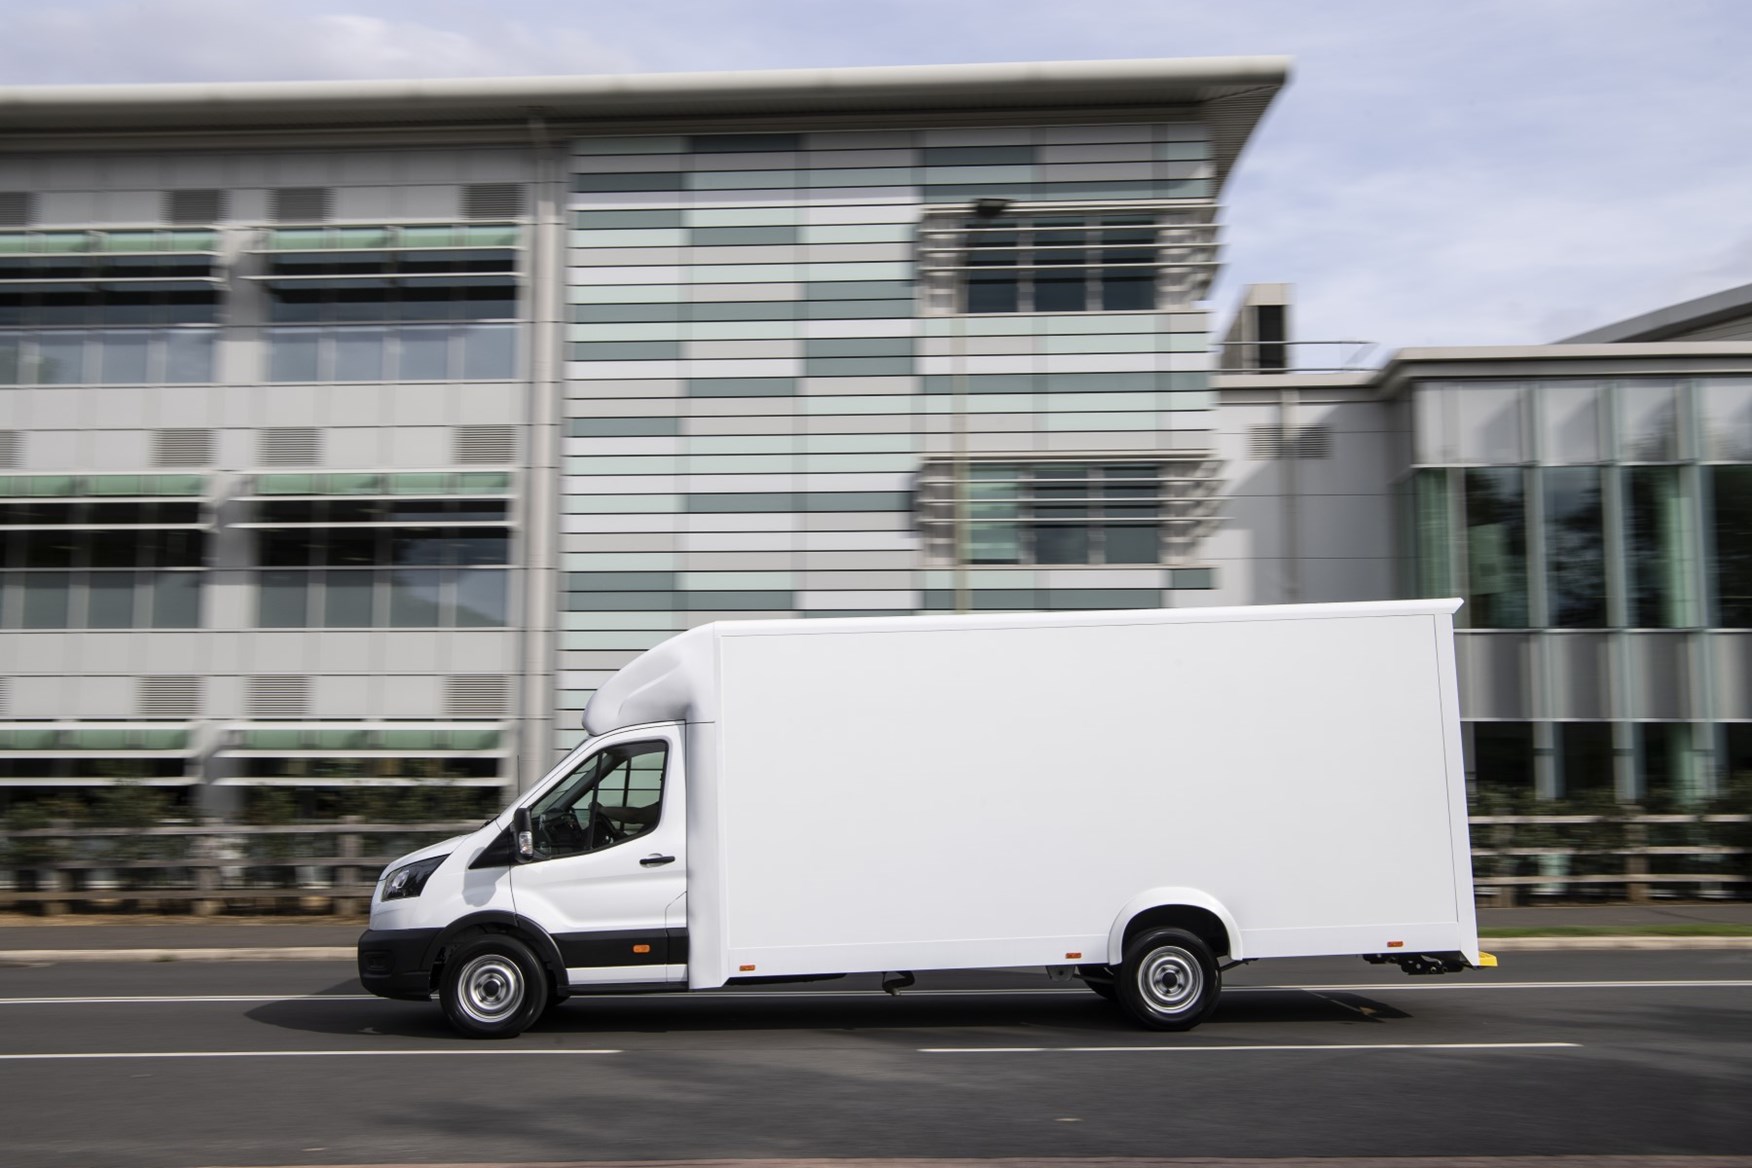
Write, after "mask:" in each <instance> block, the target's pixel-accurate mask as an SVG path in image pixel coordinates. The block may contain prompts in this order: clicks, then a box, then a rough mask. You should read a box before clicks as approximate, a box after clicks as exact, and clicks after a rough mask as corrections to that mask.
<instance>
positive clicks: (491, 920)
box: [426, 911, 567, 994]
mask: <svg viewBox="0 0 1752 1168" xmlns="http://www.w3.org/2000/svg"><path fill="white" fill-rule="evenodd" d="M495 933H497V934H500V935H502V936H507V937H515V938H517V939H518V940H519V941H522V942H523V943H524V944H525V945H527V946H529V948H530V951H531V952H533V953H534V954H535V956H536V959H537V960H539V961H540V962H541V964H542V968H543V969H545V970H547V974H548V981H549V986H550V989H552V990H554V991H557V992H559V993H562V994H563V993H565V992H566V985H567V981H566V962H565V959H564V958H562V957H561V956H560V947H559V946H558V945H556V944H554V939H553V938H552V937H550V936H548V935H547V931H546V930H545V929H543V928H542V927H541V926H540V925H537V924H535V923H534V922H533V921H530V920H529V919H527V918H525V917H520V916H518V915H517V914H516V913H509V912H502V911H494V912H478V913H470V914H469V915H468V916H466V917H460V918H458V919H457V920H454V921H452V922H451V923H450V924H449V925H447V926H445V929H444V931H443V932H442V933H440V934H439V935H438V937H437V938H436V939H435V940H434V941H433V942H432V946H431V948H430V949H428V950H427V951H426V960H427V965H428V966H429V968H430V971H431V979H432V987H433V988H434V989H436V988H437V986H438V981H439V978H441V977H442V976H443V970H444V963H445V961H446V960H447V958H448V957H449V954H450V953H451V951H452V950H454V949H455V948H456V947H457V945H458V944H460V943H461V942H463V941H465V940H467V939H468V938H470V937H478V936H483V935H489V936H490V935H492V934H495Z"/></svg>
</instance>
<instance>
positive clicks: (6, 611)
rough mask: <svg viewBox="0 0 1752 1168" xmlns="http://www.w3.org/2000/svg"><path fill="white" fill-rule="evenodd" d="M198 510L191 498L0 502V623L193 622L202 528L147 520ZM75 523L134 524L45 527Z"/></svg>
mask: <svg viewBox="0 0 1752 1168" xmlns="http://www.w3.org/2000/svg"><path fill="white" fill-rule="evenodd" d="M198 509H199V508H198V504H194V503H158V504H139V503H81V504H69V503H48V502H31V503H0V524H4V526H0V628H12V629H192V628H199V627H200V623H201V579H202V572H201V567H202V562H203V556H204V554H205V547H206V533H205V532H203V531H199V530H193V529H165V528H154V527H150V526H147V525H148V524H150V523H152V522H154V521H157V522H160V523H165V522H176V521H178V520H182V519H188V520H191V521H192V520H193V518H194V517H195V512H197V511H198ZM117 512H131V513H132V514H123V515H120V516H118V515H117V514H116V513H117ZM81 520H84V521H88V522H89V521H96V522H103V523H125V522H130V521H132V522H136V523H139V524H140V525H141V526H140V527H136V528H134V529H129V528H117V529H114V530H81V529H61V530H56V529H55V528H54V527H51V526H47V525H50V524H59V523H75V522H79V521H81Z"/></svg>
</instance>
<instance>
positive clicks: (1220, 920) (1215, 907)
mask: <svg viewBox="0 0 1752 1168" xmlns="http://www.w3.org/2000/svg"><path fill="white" fill-rule="evenodd" d="M1152 928H1181V929H1186V930H1187V931H1188V932H1191V933H1193V934H1195V935H1197V936H1199V937H1201V938H1203V939H1204V941H1205V943H1206V944H1208V945H1210V947H1211V952H1212V953H1214V954H1216V955H1217V956H1218V957H1227V958H1228V959H1229V960H1231V961H1242V960H1245V959H1246V953H1245V952H1243V942H1242V939H1241V930H1240V928H1239V927H1238V926H1237V925H1236V924H1235V917H1234V914H1232V913H1231V912H1230V911H1229V910H1228V908H1227V907H1225V906H1224V904H1223V902H1222V901H1220V900H1218V899H1217V898H1216V897H1214V896H1212V895H1211V894H1210V893H1208V892H1205V891H1203V890H1201V889H1197V888H1152V889H1149V890H1148V891H1146V892H1140V893H1138V894H1137V895H1136V896H1134V897H1132V898H1131V900H1129V901H1127V902H1126V905H1125V907H1124V908H1122V909H1121V910H1120V911H1119V915H1118V916H1116V917H1115V918H1114V920H1113V926H1112V928H1111V929H1110V930H1109V931H1108V934H1107V964H1109V965H1118V964H1119V963H1120V962H1121V961H1122V960H1123V959H1124V957H1125V947H1126V945H1128V944H1129V943H1130V942H1131V939H1132V938H1133V937H1135V936H1137V935H1138V933H1139V932H1141V931H1143V930H1144V929H1152Z"/></svg>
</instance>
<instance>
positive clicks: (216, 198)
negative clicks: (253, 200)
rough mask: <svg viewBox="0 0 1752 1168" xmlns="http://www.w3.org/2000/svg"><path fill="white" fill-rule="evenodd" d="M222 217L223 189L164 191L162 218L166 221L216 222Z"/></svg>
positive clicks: (223, 215) (223, 210) (223, 205)
mask: <svg viewBox="0 0 1752 1168" xmlns="http://www.w3.org/2000/svg"><path fill="white" fill-rule="evenodd" d="M224 217H225V192H224V191H221V190H186V191H166V192H164V218H165V222H167V223H178V224H183V223H188V224H194V223H202V224H205V223H217V222H218V221H219V220H221V219H223V218H224Z"/></svg>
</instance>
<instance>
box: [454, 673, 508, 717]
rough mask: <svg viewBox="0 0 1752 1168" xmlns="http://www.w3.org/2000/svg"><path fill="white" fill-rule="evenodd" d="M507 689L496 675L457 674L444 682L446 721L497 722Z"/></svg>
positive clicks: (501, 677) (503, 679)
mask: <svg viewBox="0 0 1752 1168" xmlns="http://www.w3.org/2000/svg"><path fill="white" fill-rule="evenodd" d="M506 692H507V685H506V679H505V677H504V675H502V674H497V673H476V674H457V675H454V676H451V677H447V678H445V679H444V715H445V717H447V718H497V717H502V716H504V714H505V705H506Z"/></svg>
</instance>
